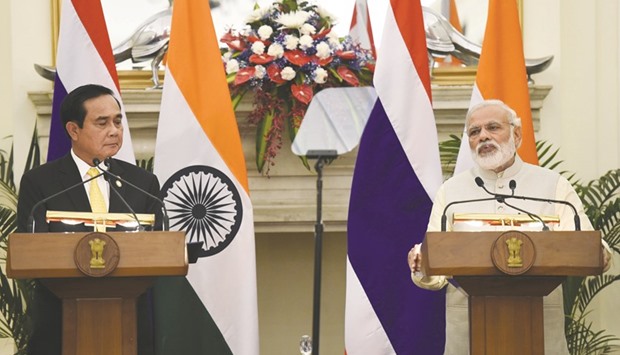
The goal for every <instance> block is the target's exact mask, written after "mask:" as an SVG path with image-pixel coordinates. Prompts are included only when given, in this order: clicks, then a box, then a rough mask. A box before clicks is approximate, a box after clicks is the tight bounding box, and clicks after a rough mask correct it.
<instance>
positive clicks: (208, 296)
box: [154, 71, 259, 354]
mask: <svg viewBox="0 0 620 355" xmlns="http://www.w3.org/2000/svg"><path fill="white" fill-rule="evenodd" d="M165 82H166V86H165V87H164V92H163V95H162V105H161V113H160V119H159V126H158V130H157V145H156V148H155V163H154V164H155V172H156V175H157V176H158V177H159V178H160V179H161V180H162V183H163V182H165V181H166V180H167V179H168V177H170V176H171V175H172V174H174V173H175V172H176V171H178V170H179V169H182V168H185V167H187V166H190V165H209V166H212V167H214V168H217V169H219V170H220V171H222V172H223V173H225V174H226V175H228V176H229V177H230V178H231V180H233V181H234V183H235V185H236V187H237V190H238V191H239V193H240V194H241V199H242V203H243V211H244V215H243V221H242V224H241V228H240V230H239V232H238V234H237V236H236V237H235V239H234V240H233V241H232V243H231V244H230V245H229V246H228V247H227V248H226V249H224V250H223V251H222V252H220V253H218V254H216V255H213V256H209V257H205V258H200V259H199V260H198V262H197V263H196V264H192V265H190V268H189V274H188V276H187V278H188V280H189V281H190V283H191V284H192V287H193V288H194V290H195V291H196V294H197V295H198V296H199V297H200V299H201V301H202V302H203V304H204V305H205V307H206V308H207V310H208V311H209V313H210V314H211V316H212V317H213V320H214V321H215V323H216V324H217V326H218V328H219V329H220V331H221V332H222V334H223V335H224V338H225V339H226V342H227V344H228V346H229V347H230V349H231V350H232V352H233V354H258V351H259V341H258V306H257V299H256V256H255V249H254V220H253V216H252V203H251V201H250V198H249V196H248V195H247V193H246V192H245V190H244V188H243V187H242V186H241V185H240V184H239V182H238V181H237V180H236V179H235V177H234V175H233V174H232V172H231V171H230V170H229V169H228V167H227V166H226V164H225V163H224V161H223V160H222V159H221V156H220V155H219V154H218V153H217V151H216V150H215V148H214V147H213V145H212V144H211V142H210V141H209V139H208V137H207V135H206V134H205V133H204V131H203V129H202V127H201V126H200V124H199V123H198V121H197V119H196V117H195V116H194V114H193V112H192V111H191V109H190V108H189V105H188V104H187V102H186V101H185V98H184V97H183V94H182V93H181V91H180V89H179V88H178V86H177V83H176V81H175V80H174V76H173V74H172V73H170V72H169V71H167V72H166V77H165Z"/></svg>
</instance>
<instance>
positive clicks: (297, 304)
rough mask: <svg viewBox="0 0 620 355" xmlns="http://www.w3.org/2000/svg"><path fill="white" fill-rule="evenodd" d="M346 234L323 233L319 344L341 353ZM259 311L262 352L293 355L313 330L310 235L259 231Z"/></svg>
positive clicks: (328, 351) (312, 255) (342, 345)
mask: <svg viewBox="0 0 620 355" xmlns="http://www.w3.org/2000/svg"><path fill="white" fill-rule="evenodd" d="M346 248H347V247H346V235H345V233H329V232H326V233H325V234H324V235H323V263H322V275H323V281H322V283H321V314H320V318H321V333H320V339H319V342H320V348H321V352H323V353H326V354H342V353H343V352H344V340H343V339H344V297H345V270H346V253H347V250H346ZM256 260H257V274H258V280H257V281H258V316H259V323H260V324H259V327H260V329H259V331H260V348H261V353H262V354H273V355H279V354H282V355H284V354H298V353H299V339H300V338H301V336H302V335H310V336H311V335H312V314H313V313H312V306H313V304H312V303H313V285H314V279H313V277H314V234H313V233H311V232H308V233H295V234H288V233H282V234H271V235H269V234H258V235H257V236H256Z"/></svg>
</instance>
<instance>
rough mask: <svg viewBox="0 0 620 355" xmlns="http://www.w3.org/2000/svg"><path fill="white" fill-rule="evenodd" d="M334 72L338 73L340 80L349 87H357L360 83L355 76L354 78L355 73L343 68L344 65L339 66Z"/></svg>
mask: <svg viewBox="0 0 620 355" xmlns="http://www.w3.org/2000/svg"><path fill="white" fill-rule="evenodd" d="M336 72H337V73H338V75H340V77H341V78H342V80H344V81H346V82H347V83H349V84H351V86H359V84H360V81H359V79H358V78H357V76H355V73H353V71H351V69H349V68H347V67H345V66H344V65H341V66H339V67H338V69H336Z"/></svg>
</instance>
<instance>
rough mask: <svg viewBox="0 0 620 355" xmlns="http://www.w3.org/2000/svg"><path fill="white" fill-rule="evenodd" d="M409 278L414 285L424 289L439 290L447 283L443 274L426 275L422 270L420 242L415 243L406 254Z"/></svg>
mask: <svg viewBox="0 0 620 355" xmlns="http://www.w3.org/2000/svg"><path fill="white" fill-rule="evenodd" d="M407 260H408V262H409V268H410V269H411V280H412V281H413V283H414V284H416V286H418V287H420V288H423V289H426V290H440V289H442V288H444V287H445V286H446V285H447V284H448V279H447V278H446V277H445V276H427V275H425V274H424V271H423V270H422V244H416V245H414V246H413V248H411V250H409V254H408V255H407Z"/></svg>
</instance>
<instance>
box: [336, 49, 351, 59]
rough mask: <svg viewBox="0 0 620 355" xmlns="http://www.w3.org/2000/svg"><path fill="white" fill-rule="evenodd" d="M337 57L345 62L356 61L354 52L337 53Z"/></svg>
mask: <svg viewBox="0 0 620 355" xmlns="http://www.w3.org/2000/svg"><path fill="white" fill-rule="evenodd" d="M336 55H337V56H338V57H339V58H342V59H345V60H351V59H355V52H354V51H336Z"/></svg>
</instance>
